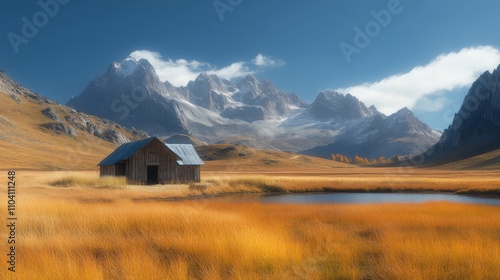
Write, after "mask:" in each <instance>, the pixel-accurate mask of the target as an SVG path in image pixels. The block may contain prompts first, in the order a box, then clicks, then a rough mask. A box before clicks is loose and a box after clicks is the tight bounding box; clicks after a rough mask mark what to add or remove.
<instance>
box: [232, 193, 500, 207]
mask: <svg viewBox="0 0 500 280" xmlns="http://www.w3.org/2000/svg"><path fill="white" fill-rule="evenodd" d="M235 199H236V200H240V199H241V200H244V201H257V202H262V203H305V204H313V203H316V204H319V203H323V204H325V203H327V204H328V203H331V204H373V203H423V202H429V201H447V202H455V203H473V204H486V205H500V197H482V196H469V195H457V194H441V193H315V194H272V195H261V196H246V195H245V196H238V197H231V200H235Z"/></svg>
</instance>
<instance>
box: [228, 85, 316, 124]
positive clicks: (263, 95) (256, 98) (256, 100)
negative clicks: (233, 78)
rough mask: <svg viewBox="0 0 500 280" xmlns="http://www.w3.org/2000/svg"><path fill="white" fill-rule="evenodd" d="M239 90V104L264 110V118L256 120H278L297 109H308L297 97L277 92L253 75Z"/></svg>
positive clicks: (237, 99)
mask: <svg viewBox="0 0 500 280" xmlns="http://www.w3.org/2000/svg"><path fill="white" fill-rule="evenodd" d="M238 89H239V91H238V92H237V93H236V94H235V95H234V99H235V100H236V101H237V102H241V103H244V104H247V105H250V106H254V107H257V108H262V110H261V113H262V118H255V120H264V119H276V118H280V117H283V116H287V115H288V114H290V113H291V112H293V111H294V110H296V109H297V108H305V107H307V104H305V103H304V102H303V101H302V100H300V98H299V97H298V96H297V95H295V94H290V93H285V92H283V91H280V90H277V89H276V88H275V87H274V86H273V85H272V84H271V83H270V82H269V81H263V82H260V81H259V80H257V78H256V77H255V76H253V75H247V76H246V77H245V78H244V79H243V80H241V81H240V82H239V83H238ZM254 110H255V109H254ZM259 117H260V116H259Z"/></svg>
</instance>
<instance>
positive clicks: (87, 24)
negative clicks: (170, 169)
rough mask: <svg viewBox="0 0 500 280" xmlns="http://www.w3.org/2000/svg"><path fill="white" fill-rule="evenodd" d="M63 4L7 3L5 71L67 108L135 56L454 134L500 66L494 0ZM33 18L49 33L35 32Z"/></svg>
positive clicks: (161, 66) (0, 8)
mask: <svg viewBox="0 0 500 280" xmlns="http://www.w3.org/2000/svg"><path fill="white" fill-rule="evenodd" d="M56 1H57V0H41V1H2V2H1V3H0V18H1V23H2V24H1V25H0V35H2V37H1V38H2V39H0V69H2V70H4V71H5V72H6V73H7V74H8V75H10V76H12V77H13V78H14V79H15V80H17V81H18V82H20V83H21V84H23V85H25V86H26V87H28V88H30V89H32V90H34V91H36V92H38V93H40V94H43V95H45V96H47V97H49V98H52V99H55V100H57V101H59V102H61V103H65V102H66V101H68V100H69V99H70V98H71V97H72V96H75V95H78V94H79V93H80V92H81V91H83V89H84V88H85V86H86V85H87V84H88V82H89V81H90V80H92V79H93V78H95V77H96V76H97V75H99V74H101V73H103V72H104V71H105V70H106V69H107V67H108V66H109V65H110V63H111V62H112V61H122V60H123V59H125V58H126V57H127V56H128V55H130V54H132V53H134V55H135V56H137V57H150V58H152V59H154V60H155V63H154V65H155V67H158V69H157V72H159V75H160V76H162V77H164V78H169V79H173V80H175V81H176V82H175V83H183V81H185V80H186V78H189V77H192V75H194V74H197V73H198V72H200V71H209V72H211V73H217V74H220V75H222V76H225V77H227V78H231V79H234V80H237V79H238V78H239V77H240V76H241V75H244V74H246V73H254V74H255V75H256V76H257V77H259V78H261V79H268V80H270V81H272V82H273V83H274V84H275V85H276V86H277V87H278V88H280V89H282V90H285V91H288V92H295V93H297V94H298V95H299V96H300V97H301V98H302V99H304V100H305V101H307V102H312V101H313V100H314V97H315V96H316V95H317V94H318V92H319V91H322V90H327V89H329V90H340V91H344V92H351V93H352V94H353V95H355V96H357V97H358V98H360V99H361V100H362V101H364V102H365V103H366V105H367V106H370V105H372V104H375V105H376V106H377V107H378V108H380V110H382V111H383V112H384V113H386V114H390V113H392V112H394V111H395V110H397V109H398V108H402V107H405V106H407V107H409V108H410V109H412V110H413V111H414V112H415V113H416V115H417V116H418V117H419V118H420V119H421V120H423V121H424V122H426V123H428V124H429V125H431V126H432V127H433V128H437V129H444V128H446V127H447V125H448V124H449V123H450V122H451V118H452V116H453V112H454V111H456V110H457V109H458V106H459V105H460V104H461V102H462V100H463V97H464V95H465V93H466V92H467V89H468V86H469V85H470V83H472V81H473V79H474V77H476V76H477V75H478V74H480V73H482V72H484V71H486V70H490V71H491V70H493V69H494V68H496V66H497V65H498V64H500V52H499V51H498V49H500V36H498V34H497V33H498V32H497V29H498V26H500V17H498V15H497V13H498V11H499V10H500V3H499V2H498V1H493V0H479V1H451V0H442V1H431V0H422V1H418V0H413V1H411V0H400V1H397V0H383V1H369V0H355V1H354V0H343V1H326V0H324V1H322V0H318V1H303V0H300V1H299V0H290V1H276V0H267V1H266V0H216V1H213V0H179V1H167V0H162V1H154V0H151V1H143V2H140V1H118V0H114V1H95V0H91V1H77V0H58V2H56ZM41 3H45V4H47V3H50V4H51V5H49V8H50V9H49V10H50V11H51V14H50V15H49V14H47V12H44V8H43V7H42V6H43V5H41ZM54 3H57V8H55V5H54ZM47 5H48V4H47ZM44 13H45V16H44ZM389 17H390V18H389ZM23 18H25V20H24V21H23ZM26 20H27V21H28V22H29V23H30V24H36V25H35V28H36V29H37V30H35V31H34V30H29V28H24V29H25V30H24V31H26V32H25V33H26V34H23V26H24V25H26V23H25V21H26ZM37 25H38V26H37ZM359 32H361V33H363V34H362V35H360V33H359ZM25 35H29V36H25ZM28 37H30V38H28ZM367 38H368V40H366V39H367ZM363 39H364V40H363ZM348 45H349V46H350V47H352V48H350V47H349V48H348V50H349V51H351V52H352V53H351V54H350V55H346V47H345V46H348ZM341 46H344V48H341ZM353 50H354V51H353ZM138 51H139V52H138ZM347 53H348V52H347ZM346 57H347V58H346Z"/></svg>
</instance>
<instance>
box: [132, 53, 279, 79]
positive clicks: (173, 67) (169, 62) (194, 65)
mask: <svg viewBox="0 0 500 280" xmlns="http://www.w3.org/2000/svg"><path fill="white" fill-rule="evenodd" d="M130 57H132V58H134V59H136V60H139V59H141V58H144V59H147V60H148V61H149V63H151V65H153V67H154V68H155V71H156V74H157V75H158V77H159V78H160V80H161V81H163V82H165V81H169V82H170V83H171V84H173V85H175V86H185V85H187V83H188V82H189V81H192V80H195V79H196V77H197V76H198V75H199V74H200V73H208V74H215V75H217V76H219V77H221V78H224V79H228V80H231V79H235V78H240V77H244V76H245V75H248V74H253V73H255V72H256V71H257V69H255V66H258V68H259V69H261V68H264V67H275V66H281V65H283V64H284V62H283V61H281V60H274V59H272V58H271V57H267V56H265V55H262V54H260V53H259V54H258V55H257V56H256V58H255V59H253V60H252V62H245V61H238V62H234V63H232V64H230V65H228V66H225V67H222V68H217V67H214V66H212V65H210V64H209V63H206V62H201V61H196V60H185V59H177V60H173V59H170V58H169V59H164V58H163V57H162V56H161V55H160V54H159V53H157V52H152V51H148V50H138V51H135V52H133V53H131V54H130ZM257 63H258V64H257Z"/></svg>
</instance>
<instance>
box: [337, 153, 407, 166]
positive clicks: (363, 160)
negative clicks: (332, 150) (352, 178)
mask: <svg viewBox="0 0 500 280" xmlns="http://www.w3.org/2000/svg"><path fill="white" fill-rule="evenodd" d="M403 159H404V158H403V157H402V156H399V155H396V156H393V157H392V158H385V157H379V158H377V159H369V158H364V157H360V156H354V157H353V158H350V157H348V156H345V155H341V154H332V160H335V161H338V162H343V163H349V164H351V163H352V164H383V163H394V162H401V161H402V160H403Z"/></svg>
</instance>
